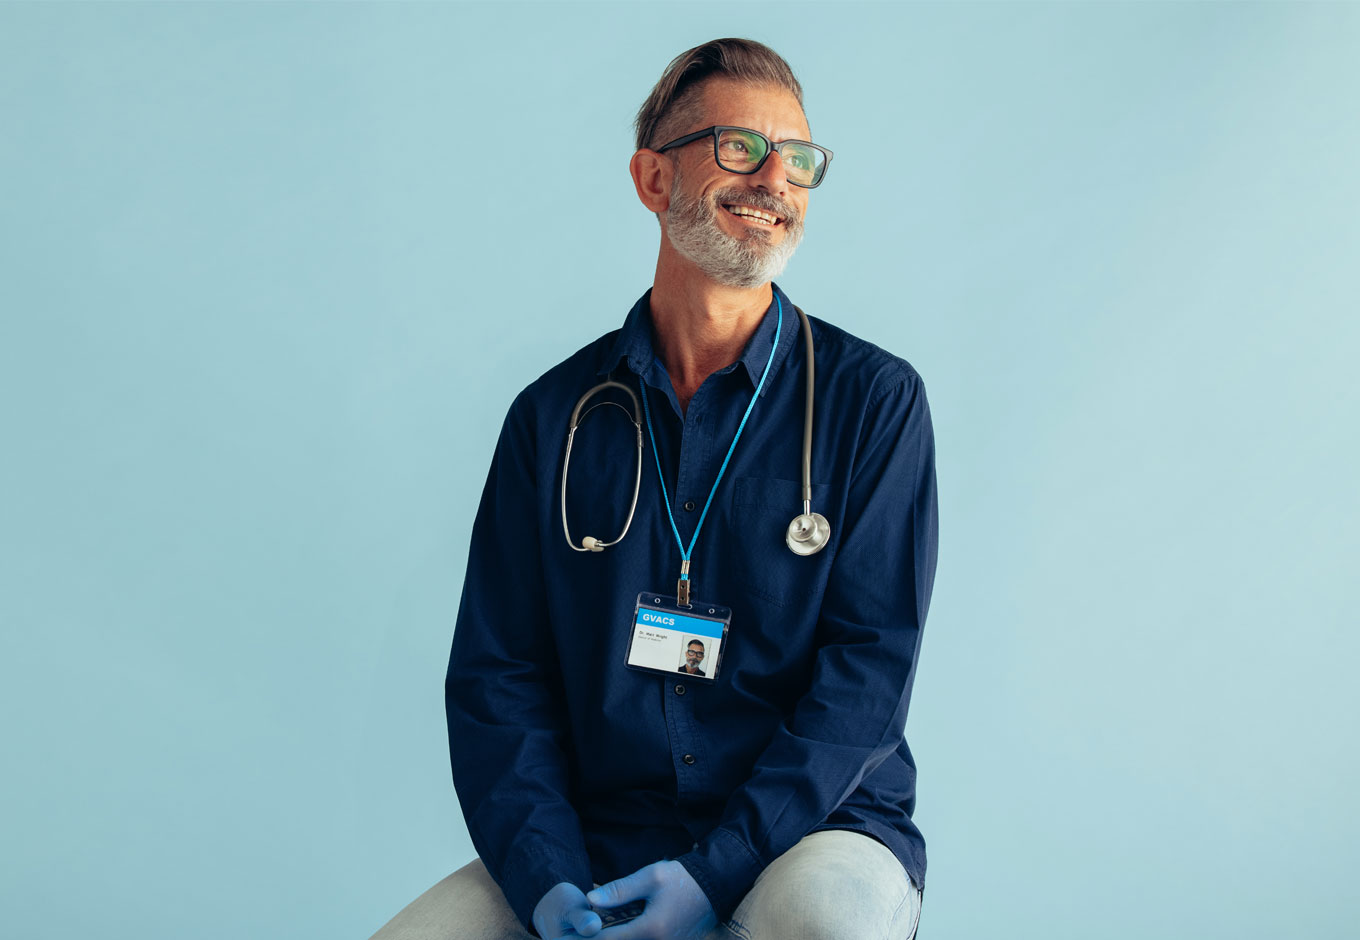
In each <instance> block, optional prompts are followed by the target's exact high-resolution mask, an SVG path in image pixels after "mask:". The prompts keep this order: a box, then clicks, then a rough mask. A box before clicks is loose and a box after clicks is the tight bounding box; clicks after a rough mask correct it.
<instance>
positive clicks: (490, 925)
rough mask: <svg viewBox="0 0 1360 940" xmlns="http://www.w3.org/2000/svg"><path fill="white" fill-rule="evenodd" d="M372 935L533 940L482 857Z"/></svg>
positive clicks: (405, 939)
mask: <svg viewBox="0 0 1360 940" xmlns="http://www.w3.org/2000/svg"><path fill="white" fill-rule="evenodd" d="M370 940H534V938H533V935H532V934H530V933H528V932H526V931H525V929H524V928H523V927H522V926H520V923H519V920H518V919H517V918H516V917H515V913H514V911H512V910H510V905H509V903H507V902H506V900H505V895H504V894H502V893H501V889H500V887H499V886H497V884H496V882H494V881H492V880H491V875H489V874H488V873H487V870H486V866H485V865H483V864H482V861H481V859H474V860H473V861H472V862H471V864H468V865H465V866H463V867H462V868H460V869H458V870H457V871H456V872H454V873H453V874H452V875H449V876H448V877H447V878H445V879H444V880H443V881H441V882H439V884H437V885H435V886H434V887H433V888H431V889H430V890H429V891H426V892H425V893H424V894H422V895H421V896H420V897H418V898H416V899H415V900H414V901H412V902H411V903H410V904H408V905H406V906H405V907H404V908H402V909H401V913H399V914H397V916H396V917H393V918H392V919H391V920H390V921H388V922H387V924H386V926H384V927H383V928H382V929H381V930H379V931H378V932H377V933H375V934H374V935H373V936H372V937H371V938H370Z"/></svg>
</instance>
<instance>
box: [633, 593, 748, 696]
mask: <svg viewBox="0 0 1360 940" xmlns="http://www.w3.org/2000/svg"><path fill="white" fill-rule="evenodd" d="M731 624H732V611H731V609H730V608H727V607H723V606H722V605H721V604H709V603H707V602H704V601H694V602H693V603H691V604H689V605H687V606H685V607H681V606H680V605H679V604H677V603H676V599H675V598H674V597H668V596H666V595H665V594H639V595H638V599H637V608H636V609H635V610H634V611H633V628H632V634H631V636H630V637H629V639H628V658H627V663H628V666H629V667H630V668H632V669H641V670H643V671H644V672H654V673H658V674H660V675H664V676H669V677H671V678H674V677H675V676H677V675H684V676H685V678H686V680H693V681H695V682H712V681H714V680H715V679H717V678H718V666H719V665H720V664H721V663H722V654H723V647H724V646H725V645H726V644H727V628H728V627H729V626H731Z"/></svg>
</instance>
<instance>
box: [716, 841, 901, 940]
mask: <svg viewBox="0 0 1360 940" xmlns="http://www.w3.org/2000/svg"><path fill="white" fill-rule="evenodd" d="M920 913H921V895H920V892H919V891H917V889H916V886H915V885H913V884H912V882H911V878H910V877H908V876H907V873H906V870H905V869H903V868H902V865H901V863H900V862H898V860H897V856H895V855H893V853H892V852H891V851H890V850H889V849H888V848H887V846H885V845H883V843H881V842H879V841H878V840H877V839H874V838H871V837H870V836H866V835H862V834H861V833H858V832H850V831H849V830H844V829H833V830H828V831H825V832H814V833H811V834H809V835H808V836H806V837H804V838H803V839H801V840H800V841H799V842H798V844H797V845H795V846H794V847H793V848H791V849H789V850H788V851H787V852H785V853H784V854H783V855H781V856H779V858H777V859H775V860H774V861H773V862H772V863H771V864H770V867H768V868H766V869H765V871H763V872H762V873H761V875H760V877H759V878H758V879H757V880H756V883H755V885H754V887H752V888H751V890H750V892H749V893H748V894H747V895H746V897H745V898H744V899H743V900H742V902H741V904H740V905H738V907H737V910H736V912H735V913H734V914H733V915H732V919H731V920H729V921H728V922H727V924H725V925H724V926H723V928H721V929H720V931H719V932H718V934H716V935H715V940H716V937H721V940H790V938H799V940H843V938H846V937H854V938H855V940H909V938H910V937H912V936H913V935H914V933H915V931H916V921H917V919H918V918H919V917H920Z"/></svg>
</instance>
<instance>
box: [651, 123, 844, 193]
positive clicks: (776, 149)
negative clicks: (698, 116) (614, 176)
mask: <svg viewBox="0 0 1360 940" xmlns="http://www.w3.org/2000/svg"><path fill="white" fill-rule="evenodd" d="M722 131H741V132H742V133H744V134H754V135H756V136H757V137H759V138H760V139H761V140H763V141H765V146H766V147H767V148H768V149H766V151H765V156H763V157H761V158H760V162H759V163H757V164H756V165H755V166H753V167H751V169H749V170H734V169H732V168H731V167H729V166H723V162H722V160H720V159H718V134H719V133H720V132H722ZM705 137H712V138H713V162H714V163H716V164H718V166H720V167H722V168H723V169H724V170H726V171H727V172H728V173H736V174H737V175H738V176H750V175H751V174H752V173H759V172H760V168H761V167H763V166H764V165H765V161H766V160H768V159H770V154H772V153H777V154H779V159H780V160H783V159H784V148H785V147H787V146H788V145H789V144H802V145H804V146H806V147H811V148H812V149H813V150H819V151H821V152H822V153H824V154H826V160H825V161H824V162H823V163H822V175H821V176H819V177H817V181H816V182H814V183H798V182H795V181H794V180H792V179H789V184H790V185H792V186H799V187H801V188H803V189H816V188H817V187H818V186H820V185H822V182H823V181H824V180H825V179H826V172H827V170H829V169H831V158H832V157H833V156H835V154H833V153H832V152H831V151H830V150H827V149H826V148H825V147H823V146H822V145H821V144H814V143H813V142H812V141H810V140H781V141H779V143H775V142H774V141H772V140H770V138H768V137H766V136H765V135H764V134H762V133H761V132H760V131H756V130H752V129H751V128H749V127H737V126H736V125H735V124H714V125H713V126H712V127H705V128H704V129H703V130H701V131H695V132H694V133H693V134H686V135H685V136H684V137H677V138H675V140H672V141H671V142H670V143H668V144H662V145H661V146H660V147H657V148H656V152H657V153H665V152H666V151H667V150H672V149H674V148H676V147H683V146H684V145H685V144H689V143H693V142H694V141H696V140H702V139H703V138H705ZM785 178H787V175H786V177H785Z"/></svg>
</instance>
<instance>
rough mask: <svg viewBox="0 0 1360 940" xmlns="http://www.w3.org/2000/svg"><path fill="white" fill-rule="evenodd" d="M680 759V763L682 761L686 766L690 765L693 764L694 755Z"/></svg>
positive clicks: (687, 755)
mask: <svg viewBox="0 0 1360 940" xmlns="http://www.w3.org/2000/svg"><path fill="white" fill-rule="evenodd" d="M680 759H681V760H682V761H684V762H685V763H686V764H692V763H694V755H693V754H686V755H685V756H684V757H682V758H680Z"/></svg>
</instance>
